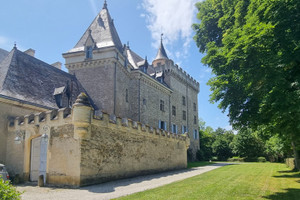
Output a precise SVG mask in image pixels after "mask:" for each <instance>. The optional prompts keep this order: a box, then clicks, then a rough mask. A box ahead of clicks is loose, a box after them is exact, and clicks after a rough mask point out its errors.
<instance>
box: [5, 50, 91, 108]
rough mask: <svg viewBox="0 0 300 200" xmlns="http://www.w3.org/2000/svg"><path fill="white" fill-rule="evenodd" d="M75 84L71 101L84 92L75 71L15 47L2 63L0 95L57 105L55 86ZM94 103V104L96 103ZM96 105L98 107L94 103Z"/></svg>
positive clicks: (52, 106) (35, 102) (48, 105)
mask: <svg viewBox="0 0 300 200" xmlns="http://www.w3.org/2000/svg"><path fill="white" fill-rule="evenodd" d="M67 82H69V84H70V85H72V88H73V89H72V95H71V96H72V97H71V99H72V101H73V102H74V101H75V100H76V97H77V96H78V95H79V94H80V93H81V92H85V93H86V91H85V89H84V88H83V87H82V85H81V84H80V82H79V81H78V80H77V79H76V77H75V76H74V75H71V74H69V73H66V72H64V71H62V70H60V69H57V68H55V67H53V66H51V65H49V64H47V63H45V62H43V61H41V60H38V59H37V58H35V57H32V56H30V55H27V54H26V53H24V52H22V51H19V50H18V49H17V48H13V49H12V51H11V52H10V53H9V54H8V55H7V57H6V58H5V59H3V61H2V62H1V63H0V95H4V96H7V97H11V98H14V99H18V100H22V101H26V102H29V103H33V104H38V105H41V106H46V107H48V108H57V105H56V103H55V99H54V96H53V93H54V91H55V88H60V87H64V86H66V85H67ZM93 105H94V104H93ZM94 108H95V107H94Z"/></svg>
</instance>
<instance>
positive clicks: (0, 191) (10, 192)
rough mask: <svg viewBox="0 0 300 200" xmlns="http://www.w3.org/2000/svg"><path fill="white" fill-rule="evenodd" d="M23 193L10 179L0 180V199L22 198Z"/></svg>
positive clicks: (14, 199)
mask: <svg viewBox="0 0 300 200" xmlns="http://www.w3.org/2000/svg"><path fill="white" fill-rule="evenodd" d="M20 195H21V193H20V192H18V191H17V190H16V188H15V187H14V186H12V185H11V184H10V182H9V181H3V180H0V199H1V200H20V199H21V197H20Z"/></svg>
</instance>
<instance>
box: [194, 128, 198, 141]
mask: <svg viewBox="0 0 300 200" xmlns="http://www.w3.org/2000/svg"><path fill="white" fill-rule="evenodd" d="M194 139H195V140H196V139H198V131H197V130H196V129H195V130H194Z"/></svg>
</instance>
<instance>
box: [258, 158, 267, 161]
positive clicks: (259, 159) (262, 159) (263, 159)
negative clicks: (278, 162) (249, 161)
mask: <svg viewBox="0 0 300 200" xmlns="http://www.w3.org/2000/svg"><path fill="white" fill-rule="evenodd" d="M257 162H267V159H266V158H265V157H258V158H257Z"/></svg>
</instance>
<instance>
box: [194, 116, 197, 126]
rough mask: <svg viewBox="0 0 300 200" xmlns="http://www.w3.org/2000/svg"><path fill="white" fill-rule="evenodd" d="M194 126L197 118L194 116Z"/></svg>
mask: <svg viewBox="0 0 300 200" xmlns="http://www.w3.org/2000/svg"><path fill="white" fill-rule="evenodd" d="M194 124H197V117H196V116H194Z"/></svg>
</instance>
